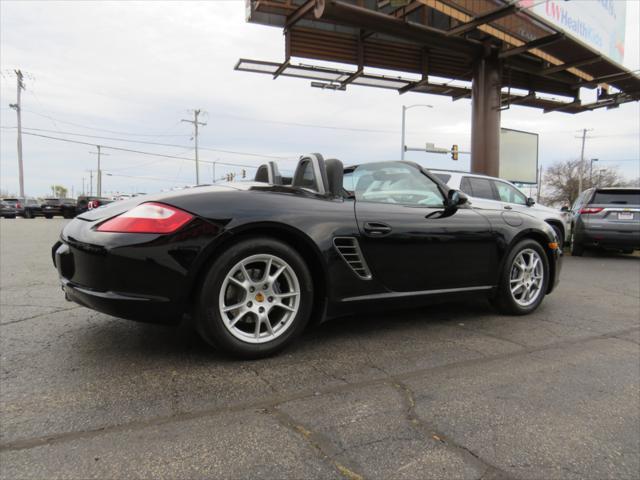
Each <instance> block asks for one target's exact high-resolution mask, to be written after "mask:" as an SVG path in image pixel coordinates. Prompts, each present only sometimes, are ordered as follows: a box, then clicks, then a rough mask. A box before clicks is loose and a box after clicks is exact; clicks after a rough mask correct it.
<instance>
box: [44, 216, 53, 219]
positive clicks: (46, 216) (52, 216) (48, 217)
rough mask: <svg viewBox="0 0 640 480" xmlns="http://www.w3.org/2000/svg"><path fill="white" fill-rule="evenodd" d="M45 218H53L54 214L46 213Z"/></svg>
mask: <svg viewBox="0 0 640 480" xmlns="http://www.w3.org/2000/svg"><path fill="white" fill-rule="evenodd" d="M44 218H46V219H52V218H53V215H45V216H44Z"/></svg>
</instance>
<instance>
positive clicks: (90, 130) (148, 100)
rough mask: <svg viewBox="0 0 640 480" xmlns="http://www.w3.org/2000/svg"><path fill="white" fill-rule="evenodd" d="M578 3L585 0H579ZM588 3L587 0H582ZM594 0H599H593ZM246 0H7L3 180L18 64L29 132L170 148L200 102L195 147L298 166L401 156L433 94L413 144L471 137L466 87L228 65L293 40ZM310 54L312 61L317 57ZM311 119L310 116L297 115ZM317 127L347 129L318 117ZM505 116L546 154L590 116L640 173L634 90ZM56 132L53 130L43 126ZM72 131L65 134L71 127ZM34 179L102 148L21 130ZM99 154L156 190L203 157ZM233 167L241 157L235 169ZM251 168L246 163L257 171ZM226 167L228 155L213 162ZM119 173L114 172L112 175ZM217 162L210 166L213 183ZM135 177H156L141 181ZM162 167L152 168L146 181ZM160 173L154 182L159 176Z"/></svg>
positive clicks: (558, 152) (188, 177)
mask: <svg viewBox="0 0 640 480" xmlns="http://www.w3.org/2000/svg"><path fill="white" fill-rule="evenodd" d="M574 1H578V0H574ZM580 1H591V0H580ZM593 1H595V0H593ZM639 7H640V2H638V1H630V2H628V6H627V29H626V38H627V41H626V53H625V66H626V67H628V68H630V69H633V70H637V69H638V68H640V49H639V47H638V31H639V29H640V25H639V21H640V20H639V19H640V13H639ZM244 16H245V5H244V2H243V1H207V2H175V3H172V2H142V3H138V2H93V1H92V2H78V1H76V2H54V1H45V2H36V1H19V2H18V1H6V0H2V1H1V2H0V32H1V33H0V35H1V50H0V70H1V72H2V76H1V77H0V82H1V83H0V87H1V90H0V123H1V125H2V127H3V128H2V129H0V135H1V142H0V154H1V163H0V175H1V179H0V188H1V189H2V190H3V191H5V192H11V193H15V192H17V190H18V179H17V160H16V158H17V154H16V131H15V129H11V128H6V127H13V126H15V125H16V115H15V112H14V111H13V110H11V109H10V108H9V104H10V103H14V102H15V100H16V98H15V96H16V85H15V75H13V74H12V72H13V69H15V68H20V69H22V71H23V72H25V75H26V78H25V83H26V86H27V89H26V91H25V92H23V126H24V127H25V128H30V129H42V130H40V131H37V130H30V132H31V133H39V134H42V135H50V136H56V137H65V138H73V139H76V140H80V141H87V142H89V143H101V144H104V145H112V146H122V147H125V148H130V149H135V150H143V151H149V152H157V153H163V154H169V155H178V156H189V157H190V156H192V155H193V150H192V148H193V140H192V138H191V128H192V127H191V126H190V125H189V124H187V123H183V122H180V120H181V119H184V118H190V115H191V114H190V112H189V110H190V109H194V108H200V109H202V110H204V111H206V112H207V114H206V115H205V116H204V117H203V120H204V121H206V122H207V125H206V126H205V127H203V128H202V129H201V137H200V145H201V146H203V147H208V148H212V149H218V150H228V151H239V152H246V153H255V154H262V155H272V156H276V157H283V159H282V160H279V164H280V167H281V170H284V171H290V170H291V169H292V168H293V167H294V165H295V163H296V160H295V159H296V158H297V156H298V155H300V154H301V153H305V152H321V153H323V154H324V155H325V157H337V158H340V159H342V160H343V161H344V162H345V163H347V164H350V163H358V162H365V161H373V160H388V159H397V158H398V157H399V153H400V112H401V105H402V104H414V103H429V104H432V105H433V106H434V108H433V109H429V110H428V109H420V108H416V109H414V110H411V111H410V113H409V114H408V118H407V125H408V126H407V130H408V135H407V144H409V145H424V143H425V142H433V143H435V144H437V145H441V146H450V145H451V144H453V143H457V144H459V145H460V148H461V149H462V150H466V149H468V148H469V144H470V124H471V121H470V112H471V104H470V101H469V100H460V101H457V102H452V101H451V100H450V99H448V98H446V97H439V96H431V95H424V94H416V93H408V94H405V95H402V96H400V95H398V94H397V93H396V92H393V91H388V90H382V89H375V88H367V87H350V88H349V89H348V90H347V91H346V92H330V91H323V90H320V89H316V88H310V87H309V81H308V80H301V79H292V78H279V79H277V80H275V81H274V80H272V79H271V78H270V77H269V76H267V75H258V74H252V73H242V72H236V71H234V70H233V67H234V65H235V63H236V61H237V60H238V58H240V57H244V58H252V59H260V60H273V61H282V59H283V56H284V40H283V36H282V31H281V30H280V29H277V28H270V27H264V26H259V25H255V24H247V23H246V22H245V19H244ZM301 61H302V62H306V63H311V62H310V61H309V60H306V61H305V60H301ZM291 123H295V124H306V125H315V126H301V125H291ZM318 126H327V127H340V129H337V128H320V127H318ZM502 126H503V127H506V128H514V129H520V130H527V131H533V132H537V133H539V134H540V160H541V162H542V163H543V165H548V164H550V163H552V162H554V161H558V160H565V159H569V158H577V157H578V156H579V154H580V140H578V139H577V138H575V136H576V135H577V134H578V131H579V130H580V129H582V128H590V129H593V130H592V131H591V132H590V135H591V136H593V138H591V139H589V140H588V141H587V147H586V157H587V158H598V159H600V162H599V163H600V165H602V166H605V165H606V166H615V165H617V166H619V167H620V168H621V170H622V171H623V173H624V174H625V175H626V176H628V177H629V178H636V177H638V176H640V165H639V162H638V159H639V158H640V139H639V131H640V109H639V106H638V103H633V104H626V105H623V106H622V107H620V108H618V109H615V110H598V111H596V112H590V113H583V114H580V115H568V114H563V113H550V114H543V113H542V112H541V111H539V110H537V109H531V108H525V107H512V108H511V109H510V110H507V111H504V112H503V113H502ZM43 130H46V131H43ZM63 132H64V133H63ZM70 133H76V134H85V135H96V136H104V137H113V138H116V139H123V138H124V139H130V140H137V141H141V142H145V141H146V142H158V143H166V144H173V145H177V147H171V146H158V145H147V144H143V143H130V142H121V141H119V140H107V139H91V138H88V137H81V136H73V135H70ZM23 144H24V166H25V189H26V192H27V194H30V195H44V194H46V193H47V192H48V191H49V186H50V185H52V184H61V185H64V186H67V187H69V188H71V187H72V186H73V187H74V193H75V194H76V195H77V194H78V193H79V192H80V190H81V188H82V178H83V177H85V178H86V182H87V183H88V179H89V172H88V170H90V169H95V168H96V156H95V155H91V154H90V153H89V152H90V151H95V147H93V148H92V147H90V146H85V145H76V144H71V143H64V142H58V141H53V140H48V139H44V138H39V137H35V136H29V135H25V136H24V137H23ZM106 153H109V156H105V157H104V158H103V163H102V168H103V170H104V171H105V172H108V173H111V174H112V175H111V176H107V175H105V176H104V177H103V191H105V192H111V191H121V192H124V193H131V192H132V191H143V192H154V191H158V190H160V189H164V188H169V187H171V186H174V185H184V184H190V183H194V182H195V174H194V163H193V162H190V161H187V160H184V161H183V160H175V159H162V158H157V157H151V156H145V155H141V154H135V153H127V152H118V151H109V150H106ZM200 156H201V159H204V160H209V161H220V162H231V163H240V164H247V165H258V164H259V163H262V162H261V159H260V157H252V156H247V155H239V154H231V153H223V152H215V151H212V150H203V151H201V155H200ZM407 158H408V159H412V160H416V161H419V162H420V163H422V164H423V165H426V166H429V167H448V168H455V169H467V168H468V166H469V159H468V156H466V155H462V156H461V159H460V161H459V162H453V161H451V160H449V159H448V157H445V156H443V155H440V156H439V155H433V154H431V155H429V154H424V153H413V152H410V153H408V154H407ZM230 170H235V171H237V172H239V171H240V168H232V169H230ZM247 170H248V172H249V173H252V172H253V170H252V169H247ZM224 172H225V169H224V167H222V166H220V165H218V166H217V168H216V176H220V175H221V174H223V173H224ZM116 175H117V176H116ZM211 175H212V171H211V165H209V164H203V165H202V166H201V177H202V178H203V179H204V180H207V181H210V179H211ZM141 177H150V178H147V179H144V178H141ZM151 178H153V180H152V179H151ZM158 179H160V180H158ZM87 190H88V187H87Z"/></svg>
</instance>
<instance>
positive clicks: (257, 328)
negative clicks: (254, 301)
mask: <svg viewBox="0 0 640 480" xmlns="http://www.w3.org/2000/svg"><path fill="white" fill-rule="evenodd" d="M260 325H262V319H261V318H260V317H259V316H258V317H256V329H255V331H254V332H253V335H254V336H255V337H256V338H258V337H260Z"/></svg>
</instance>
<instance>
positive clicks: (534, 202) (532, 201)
mask: <svg viewBox="0 0 640 480" xmlns="http://www.w3.org/2000/svg"><path fill="white" fill-rule="evenodd" d="M535 204H536V201H535V200H534V199H533V198H531V197H529V198H527V207H533V206H534V205H535Z"/></svg>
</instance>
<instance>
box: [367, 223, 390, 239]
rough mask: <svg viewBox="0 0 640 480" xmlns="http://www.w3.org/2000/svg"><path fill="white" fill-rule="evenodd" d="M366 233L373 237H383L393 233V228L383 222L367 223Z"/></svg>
mask: <svg viewBox="0 0 640 480" xmlns="http://www.w3.org/2000/svg"><path fill="white" fill-rule="evenodd" d="M364 231H365V232H366V233H368V234H369V235H372V236H382V235H388V234H389V233H391V227H390V226H389V225H387V224H386V223H382V222H366V223H365V224H364Z"/></svg>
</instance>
